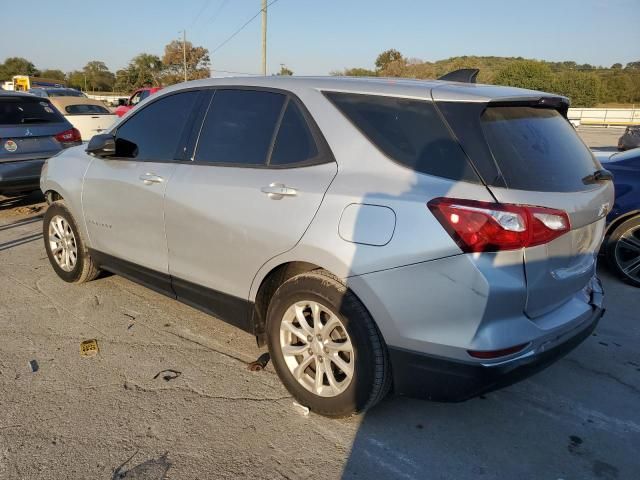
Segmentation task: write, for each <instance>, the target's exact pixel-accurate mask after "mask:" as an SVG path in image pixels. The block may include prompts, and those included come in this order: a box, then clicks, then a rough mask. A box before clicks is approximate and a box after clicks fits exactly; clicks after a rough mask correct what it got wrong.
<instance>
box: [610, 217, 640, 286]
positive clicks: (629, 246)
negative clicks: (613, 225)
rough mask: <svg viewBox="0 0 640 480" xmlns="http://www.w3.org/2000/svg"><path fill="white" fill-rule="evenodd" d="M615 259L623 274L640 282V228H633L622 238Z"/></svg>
mask: <svg viewBox="0 0 640 480" xmlns="http://www.w3.org/2000/svg"><path fill="white" fill-rule="evenodd" d="M615 259H616V263H617V264H618V268H619V269H620V271H621V272H622V273H624V274H625V275H626V276H627V277H629V278H630V279H632V280H635V281H636V282H640V226H634V227H631V228H630V229H629V230H627V231H626V232H624V233H623V234H622V235H621V236H620V238H619V239H618V241H617V243H616V250H615Z"/></svg>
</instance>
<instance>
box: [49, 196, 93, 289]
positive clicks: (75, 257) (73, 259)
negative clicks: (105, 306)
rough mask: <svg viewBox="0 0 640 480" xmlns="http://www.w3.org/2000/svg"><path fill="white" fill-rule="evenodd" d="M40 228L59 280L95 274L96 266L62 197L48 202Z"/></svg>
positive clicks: (80, 280)
mask: <svg viewBox="0 0 640 480" xmlns="http://www.w3.org/2000/svg"><path fill="white" fill-rule="evenodd" d="M42 228H43V232H42V233H43V236H44V246H45V249H46V251H47V256H48V257H49V262H50V263H51V266H52V267H53V269H54V271H55V272H56V273H57V274H58V276H59V277H60V278H61V279H62V280H64V281H65V282H70V283H83V282H88V281H90V280H93V279H94V278H96V277H97V276H98V274H99V273H100V270H99V269H98V268H97V266H96V265H95V264H94V263H93V260H92V259H91V256H90V255H89V251H88V249H87V247H86V244H85V242H84V240H83V239H82V236H81V234H80V231H79V230H78V226H77V224H76V222H75V219H74V218H73V215H71V212H70V211H69V209H68V208H67V206H66V205H65V204H64V202H63V201H61V200H59V201H56V202H53V203H52V204H51V205H49V208H48V209H47V212H46V213H45V215H44V221H43V227H42Z"/></svg>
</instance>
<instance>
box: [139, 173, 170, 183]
mask: <svg viewBox="0 0 640 480" xmlns="http://www.w3.org/2000/svg"><path fill="white" fill-rule="evenodd" d="M138 178H139V179H140V180H142V183H144V184H145V185H152V184H154V183H162V182H164V178H162V177H161V176H160V175H156V174H155V173H143V174H142V175H140V176H139V177H138Z"/></svg>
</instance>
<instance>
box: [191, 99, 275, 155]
mask: <svg viewBox="0 0 640 480" xmlns="http://www.w3.org/2000/svg"><path fill="white" fill-rule="evenodd" d="M285 99H286V97H285V96H284V95H282V94H279V93H272V92H263V91H254V90H217V91H216V92H215V94H214V96H213V100H212V102H211V106H210V107H209V111H208V112H207V116H206V118H205V120H204V123H203V125H202V130H201V131H200V136H199V139H198V147H197V151H196V155H195V160H196V161H198V162H207V163H222V164H232V165H239V166H262V165H265V164H266V161H267V155H268V153H269V149H270V148H271V142H272V140H273V134H274V132H275V129H276V125H277V123H278V119H279V118H280V114H281V112H282V107H283V105H284V101H285Z"/></svg>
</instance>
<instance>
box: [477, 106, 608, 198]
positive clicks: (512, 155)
mask: <svg viewBox="0 0 640 480" xmlns="http://www.w3.org/2000/svg"><path fill="white" fill-rule="evenodd" d="M480 124H481V125H482V130H483V132H484V136H485V139H486V141H487V144H488V145H489V149H490V150H491V153H492V154H493V158H494V160H495V162H496V164H497V166H498V168H499V169H500V172H501V174H502V177H503V178H504V181H505V183H506V185H507V187H508V188H512V189H516V190H539V191H546V192H550V191H554V192H566V191H578V190H585V189H586V188H590V187H587V185H585V183H584V182H583V181H582V179H583V178H584V177H586V176H588V175H591V174H592V173H593V172H594V171H595V170H596V169H597V165H596V162H595V160H594V158H593V155H592V153H591V151H590V150H589V149H588V148H587V147H586V145H585V144H584V143H583V142H582V141H581V140H580V137H578V134H577V133H576V132H575V130H574V129H573V127H572V126H571V124H570V123H569V122H567V120H566V119H565V118H564V117H563V116H562V115H560V113H558V112H557V111H556V110H553V109H548V108H547V109H544V108H533V107H525V106H504V107H489V108H487V109H486V110H485V111H484V113H483V114H482V117H481V121H480Z"/></svg>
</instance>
